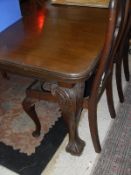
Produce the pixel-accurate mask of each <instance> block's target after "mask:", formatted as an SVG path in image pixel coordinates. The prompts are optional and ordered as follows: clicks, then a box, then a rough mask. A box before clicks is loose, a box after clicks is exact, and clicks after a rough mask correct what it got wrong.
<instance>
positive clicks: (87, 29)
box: [0, 5, 108, 78]
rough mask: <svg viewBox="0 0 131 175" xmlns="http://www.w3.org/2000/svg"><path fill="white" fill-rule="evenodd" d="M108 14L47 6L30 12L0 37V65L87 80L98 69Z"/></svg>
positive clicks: (94, 10)
mask: <svg viewBox="0 0 131 175" xmlns="http://www.w3.org/2000/svg"><path fill="white" fill-rule="evenodd" d="M31 10H32V9H31ZM107 15H108V9H97V8H87V7H86V8H85V7H77V8H76V7H75V8H74V7H73V6H69V7H67V6H62V7H61V8H59V7H57V6H50V5H47V6H45V8H43V9H41V10H38V11H37V12H36V10H34V11H33V10H32V11H31V12H30V11H28V12H27V15H25V16H24V18H23V20H21V21H19V22H17V23H16V24H15V25H12V26H11V27H10V28H9V29H7V30H6V31H4V32H3V33H1V34H0V38H1V40H2V45H1V46H0V62H2V63H3V64H5V65H6V64H10V63H11V64H12V65H13V66H14V65H15V64H16V65H21V64H22V65H24V66H25V69H26V68H29V67H31V68H36V69H37V68H38V69H39V70H40V69H44V70H47V71H48V72H51V73H53V72H54V73H55V74H56V76H57V74H58V75H61V76H63V77H65V78H79V77H84V76H86V75H87V74H88V72H89V71H90V70H91V69H92V67H93V66H94V67H95V66H96V63H97V60H98V59H96V57H97V56H98V54H99V53H100V51H101V49H102V46H103V44H104V39H105V31H106V25H107V19H108V18H107ZM5 36H6V38H5ZM7 36H8V37H7ZM3 58H4V59H3ZM22 68H23V67H22Z"/></svg>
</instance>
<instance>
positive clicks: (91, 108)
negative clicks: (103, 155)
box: [88, 100, 101, 153]
mask: <svg viewBox="0 0 131 175" xmlns="http://www.w3.org/2000/svg"><path fill="white" fill-rule="evenodd" d="M96 103H97V102H96ZM88 118H89V119H88V120H89V128H90V133H91V137H92V142H93V145H94V149H95V152H96V153H100V152H101V146H100V141H99V136H98V127H97V104H94V103H91V102H90V100H89V103H88Z"/></svg>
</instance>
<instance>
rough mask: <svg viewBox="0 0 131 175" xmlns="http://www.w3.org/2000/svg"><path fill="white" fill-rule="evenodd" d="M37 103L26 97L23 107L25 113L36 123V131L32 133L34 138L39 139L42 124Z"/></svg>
mask: <svg viewBox="0 0 131 175" xmlns="http://www.w3.org/2000/svg"><path fill="white" fill-rule="evenodd" d="M35 102H36V101H34V100H33V99H32V98H30V97H25V99H24V100H23V102H22V106H23V109H24V111H25V112H26V113H27V114H28V115H29V116H30V117H31V119H32V120H33V121H34V123H35V125H36V129H35V131H34V132H33V133H32V135H33V136H34V137H38V136H40V131H41V124H40V121H39V119H38V116H37V114H36V111H35Z"/></svg>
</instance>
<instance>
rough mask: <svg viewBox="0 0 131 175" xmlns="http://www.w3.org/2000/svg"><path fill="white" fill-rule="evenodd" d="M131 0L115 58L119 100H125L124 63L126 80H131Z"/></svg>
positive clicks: (128, 3)
mask: <svg viewBox="0 0 131 175" xmlns="http://www.w3.org/2000/svg"><path fill="white" fill-rule="evenodd" d="M130 9H131V2H130V1H128V2H127V3H126V9H125V16H124V20H123V26H122V27H121V35H120V37H119V46H118V47H117V52H116V55H115V58H114V63H115V64H116V85H117V91H118V96H119V101H120V102H121V103H122V102H124V94H123V90H122V76H121V69H122V63H123V67H124V74H125V78H126V81H129V74H130V73H129V63H128V52H129V36H130V29H131V12H130Z"/></svg>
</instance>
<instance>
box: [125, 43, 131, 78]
mask: <svg viewBox="0 0 131 175" xmlns="http://www.w3.org/2000/svg"><path fill="white" fill-rule="evenodd" d="M128 51H129V40H127V41H126V44H125V49H124V54H123V67H124V74H125V78H126V81H129V79H130V72H129V61H128Z"/></svg>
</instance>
